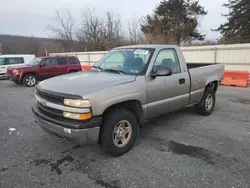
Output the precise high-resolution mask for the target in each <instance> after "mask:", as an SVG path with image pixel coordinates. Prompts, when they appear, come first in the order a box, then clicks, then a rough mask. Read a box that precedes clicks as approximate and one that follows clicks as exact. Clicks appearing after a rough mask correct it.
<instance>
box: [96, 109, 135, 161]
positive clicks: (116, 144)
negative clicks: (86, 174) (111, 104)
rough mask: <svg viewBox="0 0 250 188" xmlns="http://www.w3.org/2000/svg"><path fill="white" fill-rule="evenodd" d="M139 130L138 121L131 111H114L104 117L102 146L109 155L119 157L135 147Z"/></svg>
mask: <svg viewBox="0 0 250 188" xmlns="http://www.w3.org/2000/svg"><path fill="white" fill-rule="evenodd" d="M138 129H139V125H138V122H137V119H136V117H135V115H134V114H133V113H132V112H131V111H129V110H127V109H114V110H112V111H110V112H108V114H107V115H105V117H104V122H103V124H102V128H101V132H100V146H101V148H102V149H103V150H104V151H105V152H107V153H108V154H109V155H111V156H113V157H119V156H121V155H123V154H125V153H127V152H128V151H129V150H130V149H131V148H132V147H133V145H134V143H135V141H136V138H137V134H138Z"/></svg>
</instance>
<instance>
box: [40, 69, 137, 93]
mask: <svg viewBox="0 0 250 188" xmlns="http://www.w3.org/2000/svg"><path fill="white" fill-rule="evenodd" d="M135 79H136V76H134V75H121V74H115V73H107V72H94V71H88V72H76V73H69V74H66V75H62V76H57V77H54V78H50V79H47V80H44V81H43V82H41V83H40V84H38V86H37V87H38V89H39V88H41V89H42V90H45V91H52V92H57V93H64V94H73V95H79V96H84V95H86V94H88V93H91V92H94V91H97V90H101V89H103V88H107V87H111V86H115V85H120V84H124V83H128V82H133V81H135Z"/></svg>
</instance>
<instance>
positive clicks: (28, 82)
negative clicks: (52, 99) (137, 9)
mask: <svg viewBox="0 0 250 188" xmlns="http://www.w3.org/2000/svg"><path fill="white" fill-rule="evenodd" d="M31 80H33V81H31ZM36 83H37V78H36V76H35V75H34V74H27V75H25V76H24V78H23V84H24V85H25V86H27V87H33V86H35V85H36Z"/></svg>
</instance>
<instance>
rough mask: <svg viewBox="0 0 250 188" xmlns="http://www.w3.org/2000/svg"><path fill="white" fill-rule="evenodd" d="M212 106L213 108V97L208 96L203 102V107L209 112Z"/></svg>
mask: <svg viewBox="0 0 250 188" xmlns="http://www.w3.org/2000/svg"><path fill="white" fill-rule="evenodd" d="M212 106H213V96H212V95H211V94H209V95H208V96H207V98H206V101H205V107H206V109H207V110H210V109H211V108H212Z"/></svg>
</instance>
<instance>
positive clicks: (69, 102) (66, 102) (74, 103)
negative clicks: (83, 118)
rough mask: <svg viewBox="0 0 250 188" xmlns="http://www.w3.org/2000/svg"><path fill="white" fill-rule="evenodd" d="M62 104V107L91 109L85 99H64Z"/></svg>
mask: <svg viewBox="0 0 250 188" xmlns="http://www.w3.org/2000/svg"><path fill="white" fill-rule="evenodd" d="M63 103H64V105H67V106H72V107H83V108H88V107H91V104H90V101H89V100H86V99H83V100H74V99H64V101H63Z"/></svg>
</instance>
